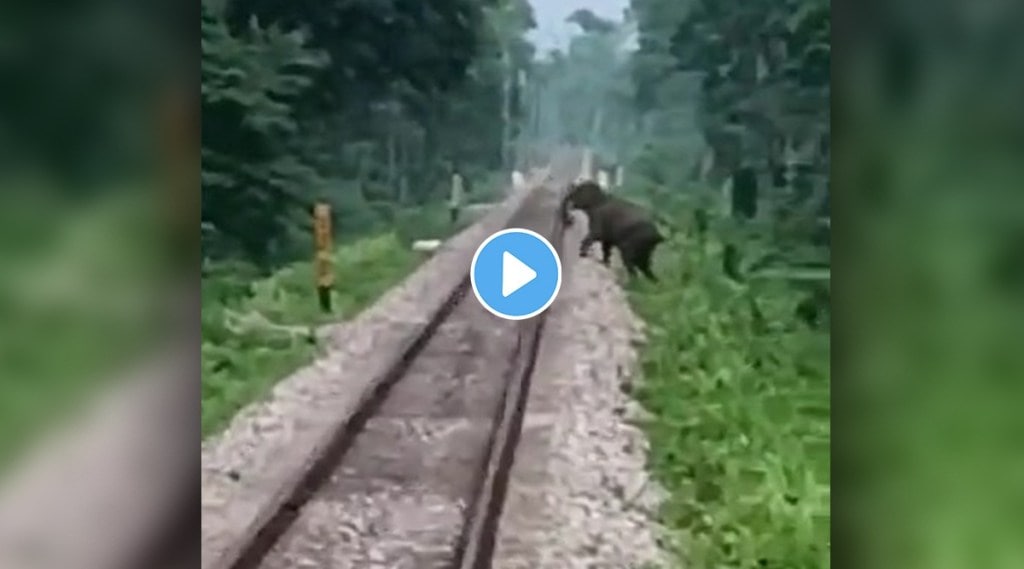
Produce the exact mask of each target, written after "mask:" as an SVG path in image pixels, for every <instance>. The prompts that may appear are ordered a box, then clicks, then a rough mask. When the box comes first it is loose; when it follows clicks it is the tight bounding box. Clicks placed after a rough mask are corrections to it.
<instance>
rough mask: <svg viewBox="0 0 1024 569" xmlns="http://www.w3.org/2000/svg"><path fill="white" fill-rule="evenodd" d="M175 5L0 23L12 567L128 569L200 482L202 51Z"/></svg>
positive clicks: (0, 531) (0, 11)
mask: <svg viewBox="0 0 1024 569" xmlns="http://www.w3.org/2000/svg"><path fill="white" fill-rule="evenodd" d="M22 4H23V5H22ZM172 6H173V5H172V4H170V3H148V4H146V5H142V4H136V3H124V2H118V1H107V2H90V3H86V2H73V3H71V4H66V5H64V6H63V9H62V10H61V11H56V10H54V8H53V7H51V6H48V5H44V4H31V5H30V4H28V3H18V4H17V5H12V4H10V3H8V5H5V6H4V7H3V8H0V37H2V38H3V41H2V42H0V44H2V47H0V83H2V84H3V85H4V88H3V91H2V93H0V256H2V258H3V260H4V262H3V264H2V267H0V566H3V567H4V568H5V569H7V568H11V569H20V568H22V567H53V568H63V567H67V568H83V569H84V568H86V567H96V568H97V569H99V568H101V567H110V566H112V564H115V563H128V564H129V565H131V564H133V563H134V564H135V565H136V566H137V565H138V563H139V561H138V560H136V561H126V560H124V559H121V560H120V561H117V560H118V559H119V558H120V556H121V555H123V554H129V553H126V552H119V551H116V550H117V549H118V544H119V543H121V542H125V541H127V540H131V539H132V535H130V534H129V533H126V532H136V533H138V538H139V540H138V541H139V543H140V544H141V543H143V538H144V536H143V535H142V534H143V533H147V532H150V531H153V529H152V526H151V525H150V523H151V522H153V521H154V520H155V519H156V518H157V517H159V516H156V517H154V516H153V515H152V514H153V512H154V511H159V512H161V513H163V512H165V511H169V510H168V507H169V506H170V505H171V504H173V503H174V502H175V501H177V502H180V501H181V499H180V493H181V492H183V491H187V487H185V486H182V485H181V484H182V483H183V482H188V481H190V480H191V479H192V475H193V474H194V473H195V466H194V464H192V463H190V462H189V461H188V458H189V457H190V456H191V453H192V452H193V450H192V449H193V448H194V446H195V443H196V441H197V440H198V436H199V424H198V403H197V401H198V377H197V369H198V361H197V358H196V359H193V358H195V354H194V351H193V350H192V349H187V350H185V351H182V348H190V347H191V346H193V345H194V342H195V338H194V336H195V332H194V331H195V330H196V328H197V326H196V325H195V324H197V323H198V314H197V310H198V302H196V299H195V298H190V296H191V297H195V296H196V293H195V292H194V290H192V289H193V288H194V284H192V283H190V282H189V279H188V277H187V275H186V273H184V272H182V271H181V269H182V264H183V261H187V260H188V259H189V257H190V256H192V257H193V258H195V259H197V258H198V256H197V255H195V254H194V253H195V249H196V248H197V245H198V240H197V239H196V238H194V237H193V234H194V233H195V221H196V220H197V219H198V208H197V207H196V206H195V205H194V204H198V184H197V182H198V172H197V168H198V145H197V142H196V141H197V139H198V132H199V130H198V114H197V113H195V112H194V110H195V109H192V108H191V107H193V106H195V105H194V104H193V103H192V101H193V99H194V98H195V91H196V88H197V87H196V86H195V82H194V79H195V77H189V76H188V74H187V73H183V72H182V71H187V70H188V69H189V67H188V65H191V66H194V65H195V55H193V54H195V53H196V50H195V48H194V43H195V42H194V41H191V40H189V39H188V38H187V37H185V38H182V37H181V36H182V34H183V32H184V31H185V30H187V28H184V27H182V26H181V25H180V24H181V23H182V22H184V21H186V18H185V16H186V14H183V13H181V12H182V10H181V9H177V8H176V9H171V7H172ZM187 20H188V21H189V23H190V24H191V25H194V23H193V22H194V21H195V20H194V18H193V17H191V16H189V17H188V18H187ZM182 40H184V41H182ZM184 46H188V47H191V49H192V54H189V53H188V52H186V51H183V50H182V48H183V47H184ZM183 64H184V65H183ZM192 69H194V67H192ZM192 75H195V73H194V71H193V72H192ZM190 80H191V81H192V83H190ZM189 240H191V241H192V242H191V243H190V242H189ZM190 249H191V251H192V253H193V254H191V255H190ZM189 264H191V263H189ZM189 319H191V321H192V322H193V323H194V324H192V325H188V324H189V322H188V321H189ZM190 335H191V336H192V337H191V338H190V337H189V336H190ZM123 388H127V389H123ZM189 392H191V394H189ZM161 431H162V432H161ZM69 435H73V436H69ZM158 437H162V438H159V439H158ZM179 442H185V443H186V444H187V446H178V443H179ZM186 449H187V450H186ZM146 481H149V485H148V486H147V485H146V484H145V482H146ZM176 496H179V497H176ZM192 499H193V500H194V499H195V498H192ZM30 514H31V515H30ZM97 522H100V523H97ZM130 555H142V552H131V553H130Z"/></svg>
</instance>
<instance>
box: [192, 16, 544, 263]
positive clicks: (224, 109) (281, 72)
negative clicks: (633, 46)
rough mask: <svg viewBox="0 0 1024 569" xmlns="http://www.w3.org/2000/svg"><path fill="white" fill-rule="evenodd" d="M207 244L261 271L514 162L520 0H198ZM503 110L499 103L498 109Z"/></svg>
mask: <svg viewBox="0 0 1024 569" xmlns="http://www.w3.org/2000/svg"><path fill="white" fill-rule="evenodd" d="M202 10H203V14H202V45H203V64H202V74H203V86H202V105H203V106H202V112H203V139H202V156H203V176H202V181H203V203H202V205H203V217H202V221H203V231H204V236H203V246H204V255H205V256H206V257H207V258H209V259H224V258H236V259H244V260H245V261H247V262H249V263H253V264H255V265H257V266H259V267H261V268H264V269H269V268H272V267H275V266H279V265H280V264H281V263H283V262H287V261H294V260H296V259H297V258H304V257H306V256H308V254H309V246H310V241H309V237H308V234H309V229H308V223H309V221H308V218H309V217H310V213H309V212H310V208H311V205H312V203H313V202H314V201H315V200H326V201H327V202H329V203H330V204H332V205H333V206H334V212H335V214H336V220H335V226H336V227H337V230H338V232H339V233H340V234H342V235H360V234H365V233H367V232H369V231H372V230H374V229H380V228H381V227H385V226H388V225H393V224H394V223H395V220H396V219H397V216H399V215H400V213H401V210H402V209H403V208H408V207H415V206H419V205H423V204H426V203H429V202H431V201H438V200H440V199H442V197H443V196H444V195H445V192H446V187H447V183H448V180H449V176H450V174H451V173H452V172H453V171H456V170H457V171H459V172H461V173H462V174H463V175H464V176H466V177H467V178H469V179H471V180H481V179H484V178H485V177H486V176H487V175H488V174H490V173H492V172H496V171H499V170H502V168H503V167H504V166H508V165H509V163H510V160H512V154H511V142H510V141H511V139H512V138H513V137H514V136H515V132H514V129H515V126H516V124H518V116H517V115H516V113H517V112H518V110H519V109H520V108H521V106H520V105H518V104H517V103H516V98H517V93H518V88H519V86H520V82H519V81H518V80H517V79H518V77H519V74H518V71H519V70H525V69H527V68H528V66H529V63H530V61H531V59H532V57H533V52H532V47H531V45H530V44H529V43H527V42H526V41H525V40H524V39H523V34H524V33H525V32H526V31H527V30H528V29H530V28H531V27H532V26H533V25H534V24H533V20H532V13H531V10H530V8H529V5H528V4H526V3H525V0H510V1H492V2H477V1H472V0H457V1H454V2H446V3H436V2H428V3H422V2H414V1H406V2H392V3H387V4H383V5H378V4H377V3H369V2H351V1H345V0H334V1H328V2H287V1H283V0H233V1H230V2H226V3H225V2H215V1H212V0H209V1H207V0H204V2H203V3H202ZM506 113H508V114H510V115H511V116H509V117H506V116H505V115H506Z"/></svg>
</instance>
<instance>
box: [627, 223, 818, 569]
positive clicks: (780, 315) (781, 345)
mask: <svg viewBox="0 0 1024 569" xmlns="http://www.w3.org/2000/svg"><path fill="white" fill-rule="evenodd" d="M720 249H721V246H720V244H718V243H716V242H714V241H711V242H709V243H708V244H706V245H701V244H698V242H697V241H696V239H693V238H691V237H690V236H687V235H685V234H681V233H680V234H675V235H673V236H672V238H671V239H670V240H669V241H667V242H666V243H664V244H663V245H662V247H661V248H660V249H659V251H658V253H657V255H656V259H655V270H656V271H657V272H658V274H659V275H660V276H661V282H659V283H656V284H652V283H649V282H643V281H640V282H636V283H633V284H632V285H630V292H629V293H630V299H631V301H632V303H633V305H634V308H635V310H636V311H637V313H638V314H639V315H640V316H641V317H642V318H644V319H645V320H646V322H647V323H648V336H649V343H648V345H647V347H646V349H645V350H644V353H643V356H642V373H643V380H642V382H641V383H640V385H639V386H638V388H637V389H636V392H635V396H636V397H637V399H638V400H639V401H640V402H641V403H642V404H643V405H644V406H645V407H646V408H647V409H648V410H649V411H650V412H651V417H650V418H649V420H648V421H646V422H645V424H644V427H645V429H646V431H647V433H648V435H649V437H650V440H651V448H652V450H651V454H650V458H649V460H650V468H651V469H652V471H653V474H654V476H655V477H656V478H657V479H658V480H659V481H660V482H661V483H662V484H663V485H664V486H665V488H666V489H667V490H668V491H669V492H670V494H671V497H670V498H669V499H668V501H667V503H666V504H665V505H664V507H663V510H662V517H663V521H664V523H665V524H666V525H667V527H668V528H669V529H670V530H671V531H672V534H673V539H671V540H669V541H670V543H669V547H670V549H671V551H672V553H674V554H676V555H677V557H678V560H679V562H680V566H684V567H688V568H692V569H705V568H707V569H711V568H715V569H718V568H726V567H734V568H776V569H803V568H806V569H821V568H823V567H828V566H829V552H830V546H829V519H830V510H829V496H830V490H829V488H830V481H829V413H830V408H829V391H830V389H829V381H830V379H829V337H828V333H827V331H820V330H813V329H809V328H808V327H807V326H805V325H803V323H801V322H799V321H798V320H796V318H795V317H794V309H795V307H796V305H797V303H798V302H799V300H800V298H801V296H800V295H799V294H798V293H797V292H795V291H794V290H792V289H791V288H789V286H788V285H787V284H786V283H785V282H782V281H758V282H757V283H756V284H751V285H737V284H735V283H733V282H731V281H729V280H727V279H726V278H725V277H724V276H723V275H722V274H721V268H720V263H719V259H720V255H721V251H720Z"/></svg>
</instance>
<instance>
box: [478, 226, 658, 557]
mask: <svg viewBox="0 0 1024 569" xmlns="http://www.w3.org/2000/svg"><path fill="white" fill-rule="evenodd" d="M581 225H585V224H584V223H581V224H577V226H575V227H574V228H573V231H571V232H570V233H569V234H568V235H567V238H566V246H565V251H566V254H565V255H563V259H562V262H563V265H564V266H565V267H566V274H565V282H564V283H563V287H562V292H561V293H560V295H559V299H558V300H557V301H556V302H555V304H554V305H553V306H552V308H551V312H550V313H549V317H548V323H547V327H546V330H545V337H544V345H543V347H542V349H541V353H540V360H539V361H538V365H537V369H536V371H535V374H534V379H533V386H532V389H531V395H530V402H529V405H528V408H527V416H526V421H525V422H526V424H525V426H524V429H523V436H522V441H521V443H520V446H519V448H518V450H517V453H516V463H515V465H514V467H513V472H512V478H511V482H510V486H509V494H508V500H507V502H506V506H505V511H504V513H503V517H502V521H501V527H500V530H499V538H498V544H497V551H496V555H495V564H494V568H495V569H572V568H576V567H579V568H588V569H600V568H607V569H627V568H633V567H637V568H639V567H643V566H644V564H645V563H656V564H660V563H664V562H665V559H664V557H663V554H662V553H661V551H660V549H659V547H658V543H657V541H658V540H657V538H658V534H659V531H660V530H659V528H658V527H657V524H656V522H655V518H656V510H657V507H658V504H659V503H660V501H661V499H662V496H663V493H662V491H661V490H660V489H659V488H658V487H657V485H656V484H655V483H654V482H653V481H649V479H648V476H647V473H646V469H645V461H646V451H647V448H648V447H647V441H646V439H645V437H644V435H643V433H642V432H641V431H640V430H639V429H638V428H636V427H634V426H632V425H630V424H629V423H630V421H631V420H632V419H635V418H638V417H639V416H640V415H641V413H642V411H641V410H640V408H639V405H637V404H636V403H635V402H634V401H633V400H632V399H631V398H630V397H629V396H628V395H626V394H625V393H624V392H623V384H624V383H626V382H628V381H630V376H631V374H632V373H633V372H634V369H635V367H636V364H637V354H636V347H637V346H638V345H639V344H640V343H641V342H642V338H643V328H642V323H641V322H640V321H639V320H638V319H637V318H636V317H635V316H634V315H633V314H632V312H631V311H630V309H629V307H628V304H627V301H626V298H625V294H624V292H623V291H622V290H621V288H620V287H619V285H618V284H616V282H615V279H614V276H613V273H612V272H611V271H610V270H608V269H607V268H605V267H603V266H601V265H600V264H598V263H597V262H596V261H594V260H593V259H592V258H591V259H579V258H578V257H577V256H576V251H578V243H579V239H580V237H581V234H582V230H583V228H582V227H580V226H581Z"/></svg>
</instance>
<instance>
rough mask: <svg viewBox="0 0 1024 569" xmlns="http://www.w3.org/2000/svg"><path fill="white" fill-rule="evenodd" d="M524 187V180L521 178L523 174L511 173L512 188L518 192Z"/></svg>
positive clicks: (517, 171)
mask: <svg viewBox="0 0 1024 569" xmlns="http://www.w3.org/2000/svg"><path fill="white" fill-rule="evenodd" d="M525 185H526V178H525V177H523V173H522V172H520V171H519V170H516V171H514V172H512V187H513V188H515V189H517V190H520V189H522V188H523V186H525Z"/></svg>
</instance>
